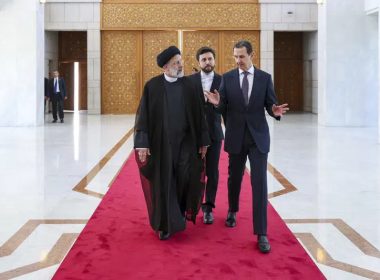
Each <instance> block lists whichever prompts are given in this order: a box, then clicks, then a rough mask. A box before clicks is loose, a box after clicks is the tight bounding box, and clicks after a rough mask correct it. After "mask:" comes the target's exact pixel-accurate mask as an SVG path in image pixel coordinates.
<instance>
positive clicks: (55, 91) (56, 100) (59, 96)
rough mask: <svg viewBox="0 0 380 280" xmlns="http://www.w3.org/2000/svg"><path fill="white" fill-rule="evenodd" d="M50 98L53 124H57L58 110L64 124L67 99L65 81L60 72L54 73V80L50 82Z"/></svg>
mask: <svg viewBox="0 0 380 280" xmlns="http://www.w3.org/2000/svg"><path fill="white" fill-rule="evenodd" d="M49 97H50V99H51V102H52V105H53V123H56V122H57V120H58V118H57V110H58V115H59V119H60V120H61V123H63V122H64V120H63V118H64V114H63V102H64V101H65V100H66V99H67V95H66V84H65V80H64V79H63V78H61V77H60V76H59V72H58V71H57V70H55V71H54V72H53V79H51V80H50V85H49Z"/></svg>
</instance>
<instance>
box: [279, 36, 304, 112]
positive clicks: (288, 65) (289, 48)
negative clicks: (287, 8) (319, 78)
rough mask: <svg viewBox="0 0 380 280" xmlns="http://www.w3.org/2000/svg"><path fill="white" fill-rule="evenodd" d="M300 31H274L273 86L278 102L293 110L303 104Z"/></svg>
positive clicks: (298, 108)
mask: <svg viewBox="0 0 380 280" xmlns="http://www.w3.org/2000/svg"><path fill="white" fill-rule="evenodd" d="M302 38H303V36H302V32H275V33H274V87H275V92H276V95H277V99H278V103H279V104H283V103H288V104H289V108H290V109H291V111H293V112H300V111H304V106H303V95H304V94H303V89H304V87H303V82H304V79H303V40H302Z"/></svg>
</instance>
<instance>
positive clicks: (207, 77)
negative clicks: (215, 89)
mask: <svg viewBox="0 0 380 280" xmlns="http://www.w3.org/2000/svg"><path fill="white" fill-rule="evenodd" d="M213 80H214V71H212V72H210V73H208V74H207V73H205V72H203V71H201V81H202V88H203V90H207V91H210V89H211V85H212V81H213Z"/></svg>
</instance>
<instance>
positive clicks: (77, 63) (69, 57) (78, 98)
mask: <svg viewBox="0 0 380 280" xmlns="http://www.w3.org/2000/svg"><path fill="white" fill-rule="evenodd" d="M58 53H59V60H58V69H59V72H60V75H61V77H63V78H64V80H65V82H66V94H67V99H66V100H65V102H64V110H68V111H83V110H87V32H85V31H84V32H83V31H62V32H59V33H58Z"/></svg>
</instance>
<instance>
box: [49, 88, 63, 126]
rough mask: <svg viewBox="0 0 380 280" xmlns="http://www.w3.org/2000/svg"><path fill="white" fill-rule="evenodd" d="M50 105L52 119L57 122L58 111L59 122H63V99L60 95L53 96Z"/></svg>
mask: <svg viewBox="0 0 380 280" xmlns="http://www.w3.org/2000/svg"><path fill="white" fill-rule="evenodd" d="M51 103H52V105H53V119H55V120H57V110H58V115H59V118H60V119H61V120H63V98H62V97H61V95H60V94H59V93H58V94H54V95H53V97H52V98H51Z"/></svg>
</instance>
